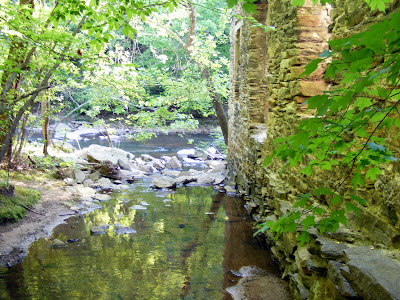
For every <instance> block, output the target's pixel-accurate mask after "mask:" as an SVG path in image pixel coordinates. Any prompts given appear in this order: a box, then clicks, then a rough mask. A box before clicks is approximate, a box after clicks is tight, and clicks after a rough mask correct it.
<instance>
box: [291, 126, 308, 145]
mask: <svg viewBox="0 0 400 300" xmlns="http://www.w3.org/2000/svg"><path fill="white" fill-rule="evenodd" d="M291 142H292V143H291V144H292V146H293V148H294V149H295V150H297V149H299V148H300V146H303V147H304V148H306V147H307V146H308V143H309V140H308V133H307V132H306V131H304V130H300V132H299V133H298V134H296V135H294V136H292V137H291Z"/></svg>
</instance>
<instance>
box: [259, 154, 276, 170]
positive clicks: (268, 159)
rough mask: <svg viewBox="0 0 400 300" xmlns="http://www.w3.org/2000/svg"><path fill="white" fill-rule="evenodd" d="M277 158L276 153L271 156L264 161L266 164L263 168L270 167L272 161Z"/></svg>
mask: <svg viewBox="0 0 400 300" xmlns="http://www.w3.org/2000/svg"><path fill="white" fill-rule="evenodd" d="M275 156H276V152H275V151H274V152H273V153H272V154H271V155H269V156H268V157H267V158H266V159H265V161H264V163H263V164H262V166H263V167H266V166H268V165H269V164H270V163H271V161H272V159H273V158H274V157H275Z"/></svg>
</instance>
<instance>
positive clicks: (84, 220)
mask: <svg viewBox="0 0 400 300" xmlns="http://www.w3.org/2000/svg"><path fill="white" fill-rule="evenodd" d="M166 139H167V141H165V143H161V141H160V138H158V140H157V141H156V144H154V141H153V145H151V142H150V145H147V147H150V148H151V147H153V148H154V149H157V147H162V148H163V149H166V151H162V152H166V153H169V152H173V151H175V152H176V150H179V149H176V147H181V146H182V145H180V144H178V143H177V142H176V140H175V141H174V142H172V143H171V144H170V145H171V146H165V145H168V144H169V142H171V141H172V140H173V139H172V138H171V137H170V136H168V137H167V138H166ZM168 140H169V141H168ZM147 143H149V142H147ZM159 145H160V146H159ZM189 147H190V146H189ZM121 148H122V147H121ZM127 150H128V151H132V150H130V149H127ZM132 152H133V153H134V151H132ZM152 154H154V153H152ZM161 154H162V155H163V154H164V153H161ZM149 186H150V180H149V179H145V178H144V179H141V180H138V181H136V182H135V183H134V184H131V186H130V188H129V189H125V190H114V191H104V192H105V193H108V194H110V195H111V199H110V200H108V201H104V202H99V203H98V206H99V208H98V209H96V210H93V211H91V212H88V213H86V214H81V215H75V216H72V217H70V218H68V219H66V221H65V223H64V224H61V225H59V226H57V227H56V228H55V229H54V232H53V234H52V236H51V238H50V239H40V240H38V241H36V242H34V243H33V244H32V245H31V247H30V250H29V254H28V256H27V257H26V258H25V259H24V261H23V263H21V264H18V265H15V266H12V267H10V268H0V299H231V296H230V295H229V294H228V293H227V292H226V291H225V288H227V287H229V286H233V285H235V284H236V283H237V282H238V280H239V279H240V277H237V276H236V274H235V272H232V271H238V270H239V269H240V268H241V267H243V266H249V265H252V266H257V267H259V268H261V269H264V270H266V271H267V272H268V273H269V274H276V275H278V274H279V272H278V269H277V268H276V266H275V265H274V264H273V262H272V260H271V259H270V254H269V252H268V251H267V250H266V249H265V248H264V246H263V243H261V242H258V241H257V240H256V239H254V238H253V237H252V233H253V231H252V226H251V222H250V220H249V216H248V214H247V212H246V210H245V209H244V208H243V202H242V200H241V199H240V198H238V197H234V196H230V195H226V194H223V193H220V192H217V191H215V190H213V189H212V187H201V186H192V187H179V188H177V189H175V190H154V189H151V188H150V187H149ZM138 204H145V205H144V206H145V208H146V209H140V210H139V209H133V208H132V207H134V205H138ZM100 224H108V225H109V227H108V228H107V229H106V230H105V233H104V234H101V235H92V234H91V228H92V227H93V226H95V225H100ZM123 228H131V229H133V230H134V231H135V232H134V233H126V234H124V232H121V229H123ZM54 239H58V240H61V241H64V242H66V244H65V247H57V248H55V247H52V246H51V245H52V240H54ZM68 241H69V242H68Z"/></svg>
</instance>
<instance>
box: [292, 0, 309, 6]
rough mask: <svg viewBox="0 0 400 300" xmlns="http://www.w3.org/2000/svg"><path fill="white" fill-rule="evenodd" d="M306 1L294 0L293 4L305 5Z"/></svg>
mask: <svg viewBox="0 0 400 300" xmlns="http://www.w3.org/2000/svg"><path fill="white" fill-rule="evenodd" d="M305 2H306V1H305V0H292V6H303V5H304V3H305Z"/></svg>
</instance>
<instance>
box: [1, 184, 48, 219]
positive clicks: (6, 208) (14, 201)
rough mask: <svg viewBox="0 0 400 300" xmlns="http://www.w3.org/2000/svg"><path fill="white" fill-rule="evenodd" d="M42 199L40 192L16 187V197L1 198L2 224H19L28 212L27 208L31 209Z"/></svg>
mask: <svg viewBox="0 0 400 300" xmlns="http://www.w3.org/2000/svg"><path fill="white" fill-rule="evenodd" d="M40 197H41V195H40V193H39V192H38V191H35V190H32V189H27V188H22V187H19V186H16V187H15V196H13V197H12V196H11V197H10V196H1V200H0V224H4V223H8V222H10V223H12V222H17V221H18V220H20V219H22V218H23V217H24V216H25V214H26V211H27V210H26V208H25V207H31V206H32V205H33V204H35V203H36V202H37V201H38V200H39V199H40ZM24 206H25V207H24Z"/></svg>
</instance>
